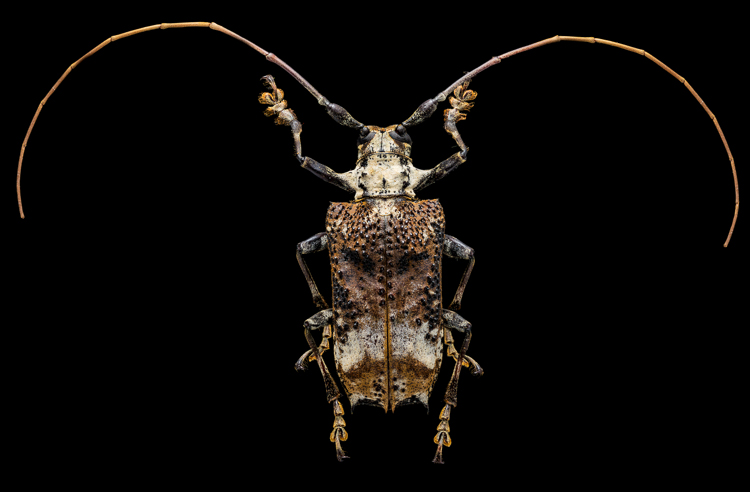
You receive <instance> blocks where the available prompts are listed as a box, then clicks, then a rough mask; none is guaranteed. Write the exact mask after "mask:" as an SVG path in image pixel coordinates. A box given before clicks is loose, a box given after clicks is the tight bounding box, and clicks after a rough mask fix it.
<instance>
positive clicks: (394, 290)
mask: <svg viewBox="0 0 750 492" xmlns="http://www.w3.org/2000/svg"><path fill="white" fill-rule="evenodd" d="M386 212H388V213H389V214H388V215H385V213H386ZM326 233H327V235H328V250H329V253H330V258H331V283H332V285H333V312H334V317H333V319H334V327H335V329H334V332H333V333H334V342H335V344H334V355H335V358H336V370H337V372H338V374H339V376H340V378H341V380H342V383H343V384H344V388H345V390H346V394H347V396H348V397H349V401H350V402H351V405H352V407H355V406H357V405H362V404H364V405H373V406H378V407H381V408H383V409H384V410H386V411H387V410H389V409H390V410H394V409H395V408H396V407H398V406H400V405H408V404H411V403H422V404H423V405H424V406H425V407H427V405H428V404H427V400H428V398H429V396H430V393H431V392H432V387H433V385H434V384H435V380H436V378H437V375H438V371H439V370H440V364H441V362H442V353H443V337H442V291H441V281H440V279H441V275H440V274H441V257H442V249H443V240H444V236H445V218H444V215H443V209H442V207H441V206H440V203H439V202H438V201H437V200H426V201H409V200H407V199H401V200H398V201H396V202H395V203H393V204H392V207H391V209H390V210H388V211H384V210H382V209H381V208H379V207H377V206H375V205H373V204H371V203H369V202H367V201H361V202H354V203H333V204H331V207H330V208H329V209H328V215H327V218H326Z"/></svg>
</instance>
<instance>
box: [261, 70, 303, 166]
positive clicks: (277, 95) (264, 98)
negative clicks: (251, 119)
mask: <svg viewBox="0 0 750 492" xmlns="http://www.w3.org/2000/svg"><path fill="white" fill-rule="evenodd" d="M260 80H262V81H263V84H264V85H265V86H266V87H268V89H269V90H270V91H271V92H264V93H263V94H261V95H260V97H259V98H258V101H259V102H260V103H261V104H268V105H269V106H270V107H268V108H266V110H265V111H264V112H263V114H265V115H266V116H276V120H274V123H276V124H277V125H285V126H290V127H292V138H294V155H295V156H296V157H297V160H298V161H299V162H300V163H302V162H303V161H304V160H305V159H304V157H302V140H301V139H300V133H302V123H300V122H299V120H298V119H297V115H296V114H294V111H292V110H291V109H289V108H287V107H286V106H287V102H286V101H285V100H284V91H282V90H281V89H279V88H278V87H276V81H275V80H274V79H273V77H272V76H271V75H266V76H265V77H263V78H261V79H260Z"/></svg>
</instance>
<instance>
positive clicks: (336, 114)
mask: <svg viewBox="0 0 750 492" xmlns="http://www.w3.org/2000/svg"><path fill="white" fill-rule="evenodd" d="M175 27H208V28H210V29H213V30H215V31H219V32H222V33H224V34H226V35H227V36H231V37H233V38H234V39H236V40H238V41H242V42H243V43H245V44H246V45H248V46H250V47H251V48H252V49H254V50H255V51H257V52H258V53H260V54H261V55H263V56H265V57H266V60H268V61H270V62H273V63H275V64H276V65H278V66H280V67H281V68H283V69H284V70H286V71H287V73H289V75H291V76H292V77H294V78H295V79H296V80H297V82H299V83H300V84H302V87H304V88H305V89H307V91H308V92H309V93H310V94H312V95H313V96H314V97H315V99H316V100H317V101H318V104H320V105H321V106H325V108H326V112H328V114H329V115H330V116H331V118H333V119H334V120H336V122H337V123H339V124H341V125H344V126H348V127H350V128H356V129H360V128H362V127H363V126H364V125H362V123H360V122H359V121H357V120H355V119H354V118H352V116H351V115H350V114H349V113H348V112H347V111H346V110H345V109H344V108H342V107H341V106H339V105H338V104H333V103H331V102H330V101H329V100H328V99H326V98H325V97H323V95H322V94H321V93H320V92H318V91H317V90H316V89H315V87H313V86H312V85H310V83H309V82H308V81H306V80H305V79H304V78H302V76H301V75H300V74H298V73H297V72H295V71H294V69H292V67H290V66H289V65H287V64H286V63H284V62H283V61H282V60H281V59H280V58H279V57H277V56H276V55H274V54H273V53H269V52H268V51H266V50H264V49H263V48H261V47H260V46H258V45H256V44H254V43H252V42H250V41H248V40H247V39H245V38H243V37H242V36H239V35H237V34H235V33H233V32H232V31H230V30H229V29H226V28H225V27H222V26H220V25H218V24H216V23H215V22H177V23H171V24H170V23H164V24H155V25H153V26H146V27H142V28H140V29H135V30H133V31H128V32H124V33H122V34H118V35H116V36H112V37H110V38H107V39H105V40H104V41H103V42H102V43H100V44H99V45H98V46H97V47H96V48H94V49H93V50H91V51H89V52H88V53H86V54H85V55H83V56H82V57H81V58H79V59H78V61H76V62H75V63H73V64H72V65H71V66H69V67H68V69H67V70H65V73H63V74H62V76H61V77H60V78H59V79H58V80H57V82H55V85H53V86H52V89H50V90H49V92H48V93H47V95H46V96H44V99H42V102H40V103H39V107H37V109H36V113H34V117H33V118H32V119H31V124H30V125H29V129H28V130H27V131H26V137H25V138H24V139H23V144H21V156H20V157H19V158H18V171H17V173H16V194H17V195H18V211H19V213H20V214H21V218H22V219H23V218H25V215H24V213H23V204H22V202H21V166H22V164H23V155H24V152H25V151H26V144H27V143H28V141H29V136H30V135H31V130H33V128H34V124H35V123H36V120H37V118H38V117H39V113H40V112H41V111H42V108H43V107H44V104H45V103H46V102H47V100H48V99H49V98H50V96H52V93H53V92H55V89H57V87H58V86H59V85H60V84H61V83H62V81H63V80H65V77H67V76H68V74H69V73H70V72H71V71H73V69H74V68H76V67H77V66H78V64H79V63H81V62H82V61H83V60H85V59H86V58H88V57H90V56H91V55H93V54H94V53H96V52H97V51H99V50H100V49H102V48H104V47H105V46H107V45H108V44H109V43H111V42H114V41H117V40H119V39H122V38H127V37H130V36H133V35H135V34H140V33H142V32H146V31H155V30H156V29H171V28H175Z"/></svg>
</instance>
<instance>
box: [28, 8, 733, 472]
mask: <svg viewBox="0 0 750 492" xmlns="http://www.w3.org/2000/svg"><path fill="white" fill-rule="evenodd" d="M185 27H202V28H210V29H212V30H215V31H218V32H220V33H223V34H225V35H228V36H231V37H233V38H235V39H237V40H239V41H242V42H243V43H245V44H246V45H247V46H249V47H251V48H252V49H254V50H256V51H257V52H259V53H260V54H262V55H263V56H264V57H265V59H266V60H268V61H270V62H272V63H275V64H276V65H278V66H279V67H281V68H282V69H283V70H285V71H286V72H287V73H289V74H290V75H291V76H292V77H294V79H295V80H296V81H297V82H299V83H300V84H301V85H302V86H303V87H304V88H305V89H306V90H307V91H308V92H310V94H311V95H312V96H313V97H314V98H315V100H316V101H317V102H318V104H319V105H321V106H323V107H324V109H325V111H326V112H327V113H328V114H329V115H330V116H331V117H332V118H333V119H334V120H335V121H336V122H337V123H339V124H341V125H343V126H346V127H349V128H353V129H355V130H357V131H358V132H359V138H358V140H357V147H358V155H357V161H356V164H355V166H354V168H353V169H351V170H350V171H347V172H344V173H337V172H335V171H334V170H332V169H331V168H329V167H327V166H325V165H323V164H320V163H318V162H317V161H315V160H313V159H312V158H310V157H309V156H303V155H302V144H301V138H300V135H301V132H302V124H301V123H300V121H298V120H297V115H296V114H295V112H294V111H292V110H291V108H289V106H288V103H287V101H286V100H285V99H284V96H285V95H284V91H282V90H281V89H280V88H278V87H277V86H276V83H275V81H274V79H273V77H271V76H266V77H263V79H262V80H263V81H264V83H265V85H266V87H267V88H268V90H269V92H266V93H263V94H261V96H260V98H259V100H260V102H261V103H262V104H265V105H267V106H269V107H268V108H267V110H266V112H265V114H266V115H267V116H275V117H276V120H275V121H276V123H277V124H280V125H287V126H289V127H290V128H291V131H292V137H293V139H294V154H295V157H296V158H297V160H298V162H299V163H300V164H301V165H302V167H303V168H304V169H307V170H308V171H310V172H312V173H313V174H315V175H316V176H318V177H319V178H321V179H323V180H325V181H327V182H329V183H331V184H334V185H336V186H339V187H341V188H343V189H345V190H347V191H349V192H351V193H353V195H354V196H353V200H354V201H352V202H350V203H333V204H331V206H330V208H329V210H328V215H327V219H326V230H325V232H320V233H318V234H316V235H314V236H312V237H310V238H309V239H307V240H305V241H302V242H301V243H299V244H298V246H297V260H298V262H299V264H300V267H301V268H302V272H303V274H304V276H305V278H306V280H307V282H308V285H309V288H310V290H311V293H312V296H313V302H314V303H315V305H316V306H318V308H320V311H318V312H317V313H316V314H314V315H313V316H311V317H310V318H308V319H307V320H306V321H305V322H304V335H305V338H306V341H307V344H308V346H309V350H307V351H306V352H305V353H304V354H303V355H302V356H301V357H300V358H299V360H298V361H297V364H296V368H297V369H305V368H306V367H307V365H308V363H309V362H313V361H314V362H315V363H316V364H317V365H318V367H319V369H320V371H321V374H322V376H323V381H324V385H325V391H326V398H327V400H328V402H329V403H331V404H332V406H333V413H334V423H333V431H332V432H331V434H330V440H331V441H332V442H334V443H335V445H336V453H337V457H338V459H339V460H341V459H342V458H345V457H346V455H345V453H344V451H343V449H342V448H341V441H346V440H347V438H348V433H347V431H346V429H345V427H346V423H345V421H344V409H343V406H342V404H341V402H340V401H339V399H340V398H341V392H340V390H339V388H338V386H337V383H336V382H335V381H334V379H333V377H332V376H331V374H330V372H329V371H328V369H327V367H326V364H325V362H324V361H323V357H322V355H323V353H324V352H325V351H327V350H329V349H332V351H333V353H334V358H335V361H336V370H337V372H338V375H339V377H340V379H341V382H342V383H343V385H344V389H345V392H346V394H347V396H348V398H349V400H350V403H351V405H352V407H355V406H357V405H372V406H377V407H380V408H383V409H384V410H386V411H388V410H390V411H394V410H395V409H396V408H397V407H399V406H401V405H407V404H415V403H421V404H423V405H425V406H427V405H428V398H429V396H430V393H431V392H432V389H433V387H434V384H435V381H436V379H437V375H438V372H439V370H440V366H441V363H442V361H443V348H444V347H445V348H446V351H445V353H446V355H447V356H448V357H452V358H453V359H454V360H455V365H454V367H453V373H452V376H451V379H450V382H449V384H448V387H447V390H446V392H445V396H444V402H445V406H444V407H443V408H442V410H441V412H440V415H439V418H440V422H439V424H438V427H437V431H438V432H437V435H435V437H434V442H435V444H437V453H436V455H435V459H434V460H433V461H434V462H437V463H442V449H443V446H450V445H451V438H450V435H449V432H450V426H449V419H450V414H451V411H452V408H453V407H455V406H456V405H457V385H458V380H459V374H460V371H461V368H462V367H470V368H471V369H472V374H474V375H481V374H482V372H483V371H482V368H481V367H480V366H479V364H477V363H476V361H475V360H473V359H472V358H471V357H470V356H469V355H467V353H466V352H467V350H468V347H469V344H470V341H471V338H472V326H471V323H469V322H468V321H467V320H465V319H463V318H462V317H461V316H460V315H458V314H457V313H456V312H455V311H456V310H458V309H460V307H461V300H462V296H463V292H464V289H465V288H466V284H467V282H468V279H469V276H470V274H471V271H472V269H473V266H474V250H473V249H472V248H470V247H469V246H467V245H465V244H464V243H462V242H461V241H459V240H458V239H456V238H454V237H452V236H449V235H446V234H445V220H444V215H443V210H442V207H441V206H440V204H439V203H438V201H437V200H419V198H417V196H416V193H417V192H419V191H420V190H422V189H424V188H425V187H427V186H429V185H430V184H432V183H434V182H435V181H437V180H439V179H441V178H442V177H444V176H446V175H447V174H448V173H450V172H452V171H453V170H455V169H456V168H457V167H458V166H459V165H461V164H463V163H464V162H465V161H466V159H467V155H468V147H467V146H466V145H465V143H464V141H463V139H462V137H461V135H460V134H459V132H458V129H457V126H456V124H457V123H458V122H460V121H462V120H464V119H466V112H467V111H469V110H470V109H471V108H472V107H473V105H474V102H473V101H474V100H475V99H476V97H477V93H476V92H475V91H473V90H469V89H468V86H469V82H470V80H471V79H472V78H473V77H475V76H477V75H478V74H479V73H481V72H482V71H484V70H486V69H487V68H489V67H491V66H494V65H496V64H498V63H500V62H501V61H502V60H505V59H507V58H509V57H511V56H514V55H516V54H519V53H523V52H525V51H528V50H530V49H534V48H537V47H541V46H546V45H548V44H553V43H558V42H561V41H568V42H583V43H590V44H601V45H606V46H612V47H616V48H619V49H624V50H626V51H630V52H633V53H636V54H638V55H641V56H643V57H644V58H645V59H648V60H650V61H651V62H653V63H655V64H657V65H658V66H660V67H661V68H662V69H664V70H666V71H667V72H668V73H669V74H670V75H672V76H673V77H675V78H676V79H677V80H678V81H679V82H680V84H683V85H684V87H685V88H686V89H687V90H689V91H690V93H691V94H692V95H693V96H694V97H695V99H696V100H697V101H698V103H699V104H700V105H701V106H702V107H703V109H704V110H705V111H706V113H707V114H708V115H709V117H710V119H711V120H712V122H713V124H714V126H715V128H716V130H717V131H718V134H719V136H720V137H721V139H722V142H723V144H724V148H725V150H726V152H727V156H728V157H729V160H730V164H731V167H732V172H733V177H734V187H735V213H734V219H733V221H732V225H731V227H730V229H729V234H728V236H727V239H726V242H725V244H724V245H725V246H726V245H727V244H728V243H729V239H730V238H731V236H732V231H733V230H734V225H735V222H736V220H737V213H738V210H739V188H738V183H737V175H736V169H735V166H734V158H733V157H732V154H731V152H730V151H729V146H728V144H727V141H726V138H725V137H724V134H723V132H722V130H721V127H720V126H719V123H718V120H717V119H716V117H715V115H714V114H713V113H712V112H711V111H709V109H708V107H707V106H706V104H705V102H704V101H703V100H702V99H701V98H700V97H699V96H698V94H697V93H696V92H695V90H694V89H693V88H692V87H691V86H690V84H689V83H688V82H687V80H685V79H684V78H683V77H681V76H680V75H678V74H677V73H676V72H674V71H673V70H672V69H670V68H669V67H667V66H666V65H665V64H664V63H662V62H661V61H659V60H658V59H657V58H655V57H654V56H653V55H651V54H649V53H648V52H646V51H644V50H641V49H637V48H633V47H631V46H627V45H624V44H620V43H615V42H612V41H608V40H605V39H600V38H592V37H587V38H584V37H574V36H554V37H551V38H548V39H545V40H542V41H539V42H537V43H534V44H530V45H527V46H525V47H522V48H519V49H516V50H513V51H510V52H507V53H505V54H503V55H500V56H495V57H493V58H491V59H490V60H488V61H487V62H486V63H484V64H483V65H481V66H479V67H477V68H475V69H474V70H472V71H471V72H467V73H465V74H464V75H463V76H461V77H460V78H459V79H458V80H456V81H455V82H454V83H453V84H451V85H450V86H448V87H447V88H446V89H445V90H444V91H442V92H440V93H438V94H437V95H436V96H435V97H433V98H430V99H427V100H426V101H425V102H424V103H422V104H421V105H420V106H419V107H418V108H417V109H416V110H415V111H414V112H413V113H412V115H411V116H410V117H409V118H407V119H406V120H403V121H402V122H401V123H400V124H396V125H391V126H388V127H380V126H374V125H363V124H362V123H360V122H359V121H357V120H356V119H354V118H353V117H352V115H351V114H349V113H348V112H347V111H346V110H345V109H344V108H342V107H341V106H339V105H337V104H334V103H332V102H331V101H329V100H328V99H326V98H325V97H324V96H323V95H322V94H320V93H319V92H318V91H317V90H316V89H315V88H314V87H312V85H310V84H309V83H308V82H307V81H306V80H305V79H304V78H302V77H301V76H300V75H299V74H298V73H297V72H295V71H294V70H293V69H292V68H291V67H289V66H288V65H287V64H286V63H284V62H283V61H282V60H281V59H279V58H278V57H277V56H275V55H274V54H272V53H269V52H267V51H265V50H264V49H262V48H260V47H259V46H257V45H255V44H253V43H252V42H250V41H248V40H246V39H244V38H242V37H240V36H238V35H237V34H235V33H233V32H232V31H229V30H228V29H226V28H224V27H222V26H220V25H218V24H216V23H209V22H184V23H175V24H166V23H165V24H156V25H151V26H147V27H143V28H140V29H135V30H132V31H128V32H125V33H122V34H118V35H115V36H112V37H110V38H108V39H106V40H105V41H104V42H102V43H101V44H99V45H98V46H96V47H95V48H94V49H93V50H91V51H89V52H87V53H86V54H84V55H83V56H82V57H81V58H80V59H78V61H76V62H75V63H73V64H72V65H70V66H69V67H68V69H67V70H66V71H65V72H64V73H63V75H62V76H61V77H60V79H59V80H58V81H57V83H56V84H55V85H54V86H53V87H52V89H51V90H50V91H49V92H48V93H47V95H46V96H45V97H44V99H42V101H41V103H40V104H39V106H38V108H37V110H36V113H35V115H34V117H33V118H32V121H31V124H30V126H29V129H28V131H27V133H26V137H25V138H24V141H23V144H22V146H21V154H20V157H19V161H18V171H17V178H16V189H17V194H18V205H19V212H20V214H21V217H23V216H24V214H23V207H22V205H21V188H20V179H21V165H22V162H23V156H24V152H25V149H26V145H27V142H28V139H29V136H30V134H31V131H32V129H33V127H34V124H35V122H36V121H37V117H38V116H39V114H40V111H41V109H42V108H43V107H44V106H45V103H46V102H47V100H48V99H49V98H50V96H51V95H52V93H53V92H54V91H55V90H56V89H57V87H58V86H59V85H60V83H61V82H62V81H63V80H64V79H65V78H66V77H67V76H68V74H69V73H70V72H71V71H72V70H73V69H74V68H76V67H77V66H79V64H80V63H81V62H83V61H84V60H85V59H87V58H88V57H90V56H92V55H93V54H95V53H97V52H98V51H99V50H101V49H102V48H104V47H106V46H107V45H109V44H110V43H113V42H115V41H119V40H121V39H125V38H128V37H130V36H133V35H136V34H140V33H143V32H148V31H155V30H163V29H171V28H185ZM381 55H382V56H385V55H383V54H381ZM382 60H385V61H387V58H382ZM446 99H447V100H448V102H449V104H450V106H451V108H450V109H446V110H445V111H444V113H443V119H444V128H445V130H446V131H447V132H448V133H450V134H451V136H452V138H453V139H454V141H455V142H456V144H457V146H458V148H459V149H460V151H459V152H456V153H455V154H453V155H452V156H449V157H448V158H447V159H445V160H444V161H442V162H440V163H439V164H437V165H436V166H435V167H433V168H431V169H426V170H423V169H419V168H417V167H415V166H414V165H413V162H412V158H411V146H412V140H411V137H410V136H409V134H408V133H407V130H408V129H411V128H412V127H414V126H415V125H418V124H420V123H422V122H424V121H425V120H426V119H427V118H429V117H430V116H431V115H432V114H434V113H435V111H436V110H437V107H438V105H439V104H440V103H441V102H443V101H445V100H446ZM326 250H327V251H328V252H329V255H330V266H331V278H332V285H333V306H332V307H331V308H329V306H328V304H327V303H326V301H325V300H324V298H323V296H322V295H321V294H320V292H319V291H318V288H317V286H316V285H315V282H314V280H313V278H312V275H311V273H310V271H309V269H308V268H307V265H306V264H305V261H304V259H303V255H305V254H310V253H315V252H321V251H326ZM443 255H446V256H448V257H451V258H459V259H463V260H467V261H468V262H469V263H468V266H467V268H466V270H465V272H464V274H463V277H462V279H461V282H460V285H459V286H458V289H457V291H456V294H455V296H454V298H453V301H452V302H451V304H450V306H449V307H448V309H444V308H443V305H442V280H441V260H442V256H443ZM314 330H318V331H320V333H321V342H320V343H319V344H317V343H316V342H315V340H314V338H313V335H312V331H314ZM453 331H459V332H462V333H463V334H464V337H463V340H462V344H461V347H460V350H456V348H455V347H454V339H453ZM331 340H332V341H333V346H331V344H330V342H331Z"/></svg>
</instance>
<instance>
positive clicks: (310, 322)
mask: <svg viewBox="0 0 750 492" xmlns="http://www.w3.org/2000/svg"><path fill="white" fill-rule="evenodd" d="M332 319H333V310H331V309H324V310H323V311H320V312H318V313H316V314H315V315H314V316H312V317H310V318H308V319H307V320H306V321H305V323H304V327H305V338H307V340H308V343H310V341H311V340H313V338H312V333H310V330H319V329H320V328H323V340H322V341H321V342H320V345H318V346H315V341H314V340H313V341H312V345H310V350H308V351H307V352H305V353H304V354H302V357H300V358H299V359H298V360H297V363H296V364H295V365H294V368H295V369H296V370H297V371H306V370H307V363H308V362H312V361H314V360H316V359H318V358H320V356H321V355H322V354H323V352H325V351H326V350H328V348H329V343H328V339H329V338H331V320H332ZM323 377H324V378H325V376H323Z"/></svg>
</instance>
